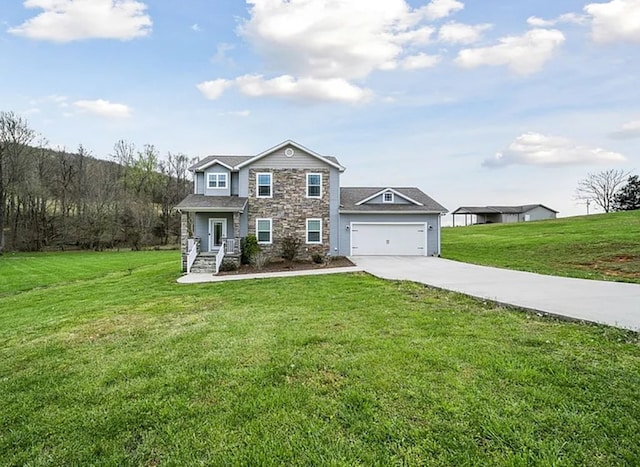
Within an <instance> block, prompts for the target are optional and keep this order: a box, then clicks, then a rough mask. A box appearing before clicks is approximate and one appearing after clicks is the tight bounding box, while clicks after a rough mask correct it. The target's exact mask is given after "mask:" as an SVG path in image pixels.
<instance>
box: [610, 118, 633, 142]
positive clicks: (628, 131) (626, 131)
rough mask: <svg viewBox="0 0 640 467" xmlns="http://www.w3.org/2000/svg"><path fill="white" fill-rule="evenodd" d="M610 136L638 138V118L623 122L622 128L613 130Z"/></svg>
mask: <svg viewBox="0 0 640 467" xmlns="http://www.w3.org/2000/svg"><path fill="white" fill-rule="evenodd" d="M610 136H611V137H612V138H616V139H631V138H640V120H635V121H631V122H628V123H625V124H624V125H622V128H620V129H619V130H618V131H614V132H613V133H611V135H610Z"/></svg>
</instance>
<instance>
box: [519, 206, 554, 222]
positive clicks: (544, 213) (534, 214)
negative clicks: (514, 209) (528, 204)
mask: <svg viewBox="0 0 640 467" xmlns="http://www.w3.org/2000/svg"><path fill="white" fill-rule="evenodd" d="M525 215H529V216H530V218H529V220H530V221H541V220H544V219H555V218H556V213H555V212H553V211H550V210H548V209H546V208H543V207H542V206H538V207H537V208H533V209H530V210H529V211H527V212H524V213H522V214H520V220H521V221H524V219H525V217H524V216H525Z"/></svg>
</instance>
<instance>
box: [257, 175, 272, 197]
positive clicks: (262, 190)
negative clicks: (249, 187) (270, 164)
mask: <svg viewBox="0 0 640 467" xmlns="http://www.w3.org/2000/svg"><path fill="white" fill-rule="evenodd" d="M272 181H273V180H272V177H271V174H270V173H257V174H256V196H257V197H258V198H271V196H272V191H273V189H272V188H273V186H272Z"/></svg>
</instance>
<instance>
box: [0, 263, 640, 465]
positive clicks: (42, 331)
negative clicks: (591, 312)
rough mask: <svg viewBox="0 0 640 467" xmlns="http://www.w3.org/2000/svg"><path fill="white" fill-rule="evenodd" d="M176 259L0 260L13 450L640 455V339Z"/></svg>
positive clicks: (511, 457)
mask: <svg viewBox="0 0 640 467" xmlns="http://www.w3.org/2000/svg"><path fill="white" fill-rule="evenodd" d="M22 257H24V259H25V262H26V263H28V265H29V266H28V269H25V266H24V265H22V264H21V263H22V262H21V261H20V259H21V258H22ZM71 259H76V260H78V261H80V262H83V264H84V266H83V267H81V268H77V269H74V268H72V269H71V270H70V271H66V270H65V267H66V266H67V265H69V264H70V262H71ZM178 262H179V257H178V254H177V252H144V253H103V254H97V253H96V254H88V255H87V256H85V255H84V254H54V255H24V256H23V255H15V256H10V257H7V256H2V257H0V278H1V279H2V281H3V282H2V290H3V296H2V297H1V298H0V465H33V466H37V465H154V466H155V465H194V464H201V465H234V464H240V465H271V464H292V465H401V464H402V465H456V466H464V465H558V466H561V465H602V466H610V465H638V464H639V463H640V398H639V397H638V388H639V387H640V346H639V344H638V340H637V335H636V334H632V333H629V332H624V331H620V330H616V329H612V328H607V327H600V326H587V325H580V324H575V323H564V322H557V321H554V320H551V319H546V318H541V317H538V316H536V315H527V314H524V313H520V312H514V311H509V310H505V309H501V308H497V307H495V306H494V305H492V304H489V303H484V302H481V301H477V300H473V299H470V298H466V297H463V296H460V295H456V294H452V293H447V292H443V291H437V290H431V289H427V288H425V287H422V286H419V285H416V284H412V283H404V282H387V281H382V280H378V279H375V278H373V277H371V276H368V275H365V274H348V275H328V276H316V277H299V278H289V279H272V280H252V281H247V282H228V283H218V284H203V285H189V286H186V285H183V286H181V285H177V284H176V283H175V279H176V277H177V269H178ZM56 270H57V271H58V273H57V274H52V273H51V272H50V271H56ZM56 278H57V279H56ZM7 279H8V280H9V282H6V280H7Z"/></svg>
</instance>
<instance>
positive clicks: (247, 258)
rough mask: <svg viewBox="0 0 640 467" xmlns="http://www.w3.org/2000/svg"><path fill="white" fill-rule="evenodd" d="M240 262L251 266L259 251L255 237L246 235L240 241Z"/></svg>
mask: <svg viewBox="0 0 640 467" xmlns="http://www.w3.org/2000/svg"><path fill="white" fill-rule="evenodd" d="M240 250H241V254H240V262H241V263H242V264H252V260H253V258H254V256H255V255H257V254H258V252H259V251H260V246H259V245H258V239H257V238H256V236H255V235H247V236H246V237H243V238H242V239H241V240H240Z"/></svg>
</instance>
